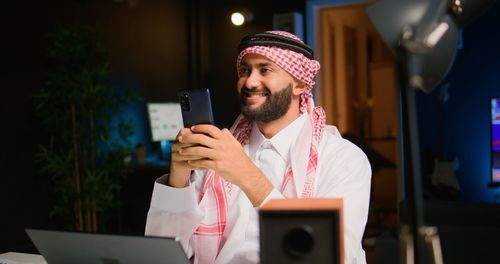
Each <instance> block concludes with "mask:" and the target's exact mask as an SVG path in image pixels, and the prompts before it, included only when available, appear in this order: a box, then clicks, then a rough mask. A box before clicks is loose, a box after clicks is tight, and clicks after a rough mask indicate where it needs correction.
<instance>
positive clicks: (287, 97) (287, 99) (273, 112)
mask: <svg viewBox="0 0 500 264" xmlns="http://www.w3.org/2000/svg"><path fill="white" fill-rule="evenodd" d="M252 93H260V94H261V95H262V96H266V97H267V98H266V101H264V103H262V105H261V106H259V107H258V108H257V109H251V106H252V105H251V104H249V103H246V102H245V97H246V96H248V95H249V94H252ZM291 103H292V84H288V86H287V87H286V88H284V89H281V90H280V91H278V92H276V93H274V94H273V93H271V91H269V89H268V88H267V87H264V88H262V89H259V90H257V89H253V90H251V89H248V88H246V87H243V88H242V89H241V91H240V104H241V113H242V114H243V116H244V117H245V118H247V119H248V120H250V121H258V122H264V123H269V122H271V121H274V120H277V119H279V118H280V117H282V116H284V115H285V114H286V113H287V112H288V109H290V104H291Z"/></svg>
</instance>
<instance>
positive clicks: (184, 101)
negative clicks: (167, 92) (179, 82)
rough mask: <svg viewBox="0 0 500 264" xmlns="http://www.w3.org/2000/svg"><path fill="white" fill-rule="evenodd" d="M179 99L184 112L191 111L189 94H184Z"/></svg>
mask: <svg viewBox="0 0 500 264" xmlns="http://www.w3.org/2000/svg"><path fill="white" fill-rule="evenodd" d="M179 99H180V103H181V109H182V111H189V110H190V109H191V107H190V102H189V94H187V93H183V94H182V95H181V96H180V98H179Z"/></svg>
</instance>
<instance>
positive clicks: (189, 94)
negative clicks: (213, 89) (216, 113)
mask: <svg viewBox="0 0 500 264" xmlns="http://www.w3.org/2000/svg"><path fill="white" fill-rule="evenodd" d="M179 101H180V103H181V110H182V121H183V123H184V127H191V126H193V125H198V124H214V117H213V113H212V102H211V99H210V90H208V89H195V90H183V91H180V92H179Z"/></svg>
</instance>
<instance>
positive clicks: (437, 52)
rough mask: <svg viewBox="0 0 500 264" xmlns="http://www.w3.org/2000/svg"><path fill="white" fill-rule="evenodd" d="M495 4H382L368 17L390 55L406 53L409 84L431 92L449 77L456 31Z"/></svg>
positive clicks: (386, 0) (479, 0)
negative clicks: (402, 50) (447, 75)
mask: <svg viewBox="0 0 500 264" xmlns="http://www.w3.org/2000/svg"><path fill="white" fill-rule="evenodd" d="M492 2H494V0H382V1H379V2H376V3H375V4H373V5H371V6H369V7H368V8H367V10H366V12H367V14H368V17H369V18H370V20H371V21H372V23H373V25H374V26H375V28H376V29H377V30H378V32H379V33H380V35H381V37H382V38H383V40H384V42H385V43H386V45H387V46H388V47H389V49H390V50H391V51H392V52H393V53H397V52H398V50H401V49H406V51H407V55H408V56H407V60H408V74H409V79H410V80H409V82H410V85H412V86H413V87H416V88H419V89H421V90H423V91H425V92H430V91H432V89H433V88H434V87H435V86H436V85H437V84H439V82H441V80H442V79H443V78H444V76H445V75H446V74H447V73H448V71H449V69H450V68H451V65H452V63H453V61H454V58H455V55H456V51H457V48H458V31H459V27H461V26H463V25H464V24H465V23H467V22H469V21H470V20H471V19H473V18H475V17H477V16H478V15H479V14H480V13H481V12H482V11H483V10H484V9H485V8H486V7H488V6H489V5H490V4H491V3H492Z"/></svg>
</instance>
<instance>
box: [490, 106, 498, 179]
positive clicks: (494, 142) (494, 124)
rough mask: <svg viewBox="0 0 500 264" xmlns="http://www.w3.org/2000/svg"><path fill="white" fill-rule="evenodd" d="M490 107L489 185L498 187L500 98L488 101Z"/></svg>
mask: <svg viewBox="0 0 500 264" xmlns="http://www.w3.org/2000/svg"><path fill="white" fill-rule="evenodd" d="M490 105H491V123H490V125H491V140H490V148H491V184H492V185H495V186H500V97H494V98H491V100H490Z"/></svg>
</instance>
